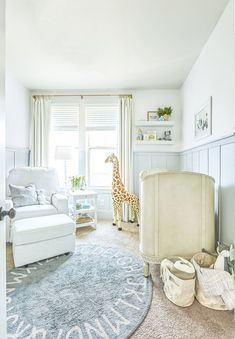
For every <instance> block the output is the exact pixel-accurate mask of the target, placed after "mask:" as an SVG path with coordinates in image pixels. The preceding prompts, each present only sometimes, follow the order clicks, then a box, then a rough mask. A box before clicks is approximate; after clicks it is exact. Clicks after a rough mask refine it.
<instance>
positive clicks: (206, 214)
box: [140, 170, 215, 276]
mask: <svg viewBox="0 0 235 339" xmlns="http://www.w3.org/2000/svg"><path fill="white" fill-rule="evenodd" d="M140 211H141V213H140V252H141V255H142V257H143V260H144V267H145V276H148V275H149V263H159V262H160V261H161V260H162V259H163V258H165V257H169V256H172V255H177V256H182V257H186V258H191V257H192V256H193V254H195V253H196V252H198V251H201V249H202V248H206V249H207V250H209V251H214V249H215V218H214V179H213V178H211V177H210V176H208V175H204V174H200V173H192V172H183V171H182V172H180V171H178V172H175V171H164V170H146V171H143V172H141V174H140Z"/></svg>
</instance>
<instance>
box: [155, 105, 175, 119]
mask: <svg viewBox="0 0 235 339" xmlns="http://www.w3.org/2000/svg"><path fill="white" fill-rule="evenodd" d="M172 112H173V109H172V107H171V106H169V107H164V108H160V107H159V108H158V110H157V114H158V117H159V120H160V121H168V120H170V117H171V114H172Z"/></svg>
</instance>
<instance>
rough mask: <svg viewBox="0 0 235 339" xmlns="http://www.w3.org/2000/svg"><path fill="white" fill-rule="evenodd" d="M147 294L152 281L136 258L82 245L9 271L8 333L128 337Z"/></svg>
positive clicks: (45, 338)
mask: <svg viewBox="0 0 235 339" xmlns="http://www.w3.org/2000/svg"><path fill="white" fill-rule="evenodd" d="M151 299H152V281H151V279H146V278H144V276H143V264H142V262H141V261H140V260H139V259H138V258H136V257H134V256H132V255H130V254H129V253H128V252H125V251H122V250H121V249H120V248H115V247H103V246H97V245H82V246H79V247H78V249H77V251H76V253H74V254H69V255H62V256H58V257H54V258H52V259H48V260H43V261H40V262H38V263H35V264H31V265H29V266H28V267H27V268H25V267H22V268H16V269H14V270H12V271H10V272H8V276H7V314H8V319H7V324H8V338H20V339H23V338H28V339H29V338H35V339H38V338H40V339H41V338H42V339H86V338H89V339H92V338H105V339H108V338H110V339H113V338H120V339H123V338H128V337H129V336H130V335H131V334H132V333H133V332H134V331H135V330H136V328H137V327H138V326H139V325H140V324H141V322H142V321H143V319H144V318H145V316H146V314H147V312H148V309H149V306H150V304H151Z"/></svg>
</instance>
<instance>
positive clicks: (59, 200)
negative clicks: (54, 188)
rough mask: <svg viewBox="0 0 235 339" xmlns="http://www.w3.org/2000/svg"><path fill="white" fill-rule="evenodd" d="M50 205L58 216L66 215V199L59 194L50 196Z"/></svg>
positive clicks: (67, 208)
mask: <svg viewBox="0 0 235 339" xmlns="http://www.w3.org/2000/svg"><path fill="white" fill-rule="evenodd" d="M51 201H52V205H54V206H55V208H56V209H57V211H58V213H60V214H68V213H69V204H68V198H67V197H66V196H65V195H64V194H61V193H55V194H53V195H52V199H51Z"/></svg>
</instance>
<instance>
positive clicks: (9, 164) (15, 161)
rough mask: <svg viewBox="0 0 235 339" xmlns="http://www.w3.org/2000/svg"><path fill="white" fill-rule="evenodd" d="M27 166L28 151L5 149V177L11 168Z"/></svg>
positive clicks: (23, 149) (19, 148) (18, 148)
mask: <svg viewBox="0 0 235 339" xmlns="http://www.w3.org/2000/svg"><path fill="white" fill-rule="evenodd" d="M23 166H29V149H28V148H21V147H6V175H8V173H9V171H10V170H11V169H12V168H16V167H23Z"/></svg>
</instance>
